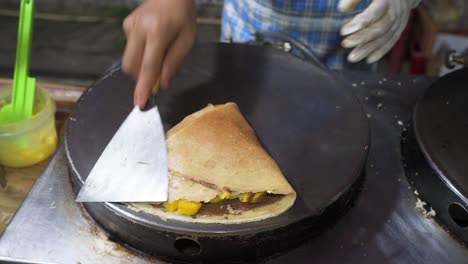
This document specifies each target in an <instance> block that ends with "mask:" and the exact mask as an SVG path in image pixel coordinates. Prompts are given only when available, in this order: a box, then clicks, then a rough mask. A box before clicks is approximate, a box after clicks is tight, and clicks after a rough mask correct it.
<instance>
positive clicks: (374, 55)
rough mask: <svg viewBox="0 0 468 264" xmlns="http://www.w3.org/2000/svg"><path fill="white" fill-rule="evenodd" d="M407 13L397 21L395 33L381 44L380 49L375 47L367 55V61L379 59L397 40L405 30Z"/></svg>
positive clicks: (371, 61) (372, 61)
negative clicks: (374, 49)
mask: <svg viewBox="0 0 468 264" xmlns="http://www.w3.org/2000/svg"><path fill="white" fill-rule="evenodd" d="M408 19H409V15H408V14H407V15H406V16H405V17H404V18H403V19H402V20H401V21H400V23H399V26H398V30H397V31H396V33H395V34H393V35H392V36H391V38H390V39H389V40H388V41H386V42H384V43H383V46H381V48H380V49H377V50H376V51H374V52H373V53H371V54H370V55H369V57H367V63H369V64H370V63H374V62H376V61H378V60H380V59H381V58H382V57H383V56H384V55H385V54H387V52H388V51H389V50H390V49H392V47H393V45H395V43H396V42H397V41H398V39H399V37H400V35H401V33H402V32H403V30H405V27H406V23H407V22H408Z"/></svg>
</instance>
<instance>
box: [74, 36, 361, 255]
mask: <svg viewBox="0 0 468 264" xmlns="http://www.w3.org/2000/svg"><path fill="white" fill-rule="evenodd" d="M134 84H135V83H134V82H133V81H132V80H131V78H129V77H128V76H126V75H124V74H123V73H122V72H121V70H120V68H119V67H117V68H115V69H113V70H111V71H109V72H108V73H107V74H106V75H105V76H103V77H102V78H101V79H100V80H98V81H97V82H96V83H94V84H93V85H92V86H91V87H90V88H89V89H88V90H87V91H86V92H85V93H84V95H83V96H82V97H81V98H80V100H79V101H78V102H77V105H76V108H75V110H74V112H73V114H72V116H71V120H72V122H70V124H69V127H68V130H67V133H66V148H67V154H68V160H69V163H70V174H71V179H72V183H73V187H74V190H75V192H78V191H79V189H80V188H81V186H82V184H83V182H84V180H85V179H86V177H87V175H88V173H89V172H90V171H91V169H92V167H93V165H94V163H95V161H96V160H97V159H98V157H99V155H100V154H101V152H102V151H103V149H104V147H105V146H106V144H107V143H108V142H109V140H110V139H111V137H112V135H113V133H115V131H116V130H117V128H118V127H119V126H120V124H121V123H122V122H123V120H124V119H125V118H126V116H127V115H128V114H129V113H130V111H131V110H132V108H133V105H132V103H133V87H134ZM350 90H351V89H349V87H348V84H347V83H344V82H342V81H340V80H339V79H338V78H336V77H335V76H334V75H333V74H332V73H331V72H328V71H326V70H324V69H322V68H320V67H317V66H314V65H312V64H310V63H307V62H305V61H302V60H299V59H297V58H294V57H292V56H291V55H289V54H286V53H283V52H280V51H277V50H273V49H268V48H263V47H257V46H250V45H242V44H202V45H199V46H196V47H195V48H194V49H193V51H192V52H191V54H190V55H189V56H188V58H187V59H186V60H185V62H184V63H183V65H182V66H181V68H180V70H179V72H178V75H177V76H176V77H175V79H174V81H173V83H172V85H171V88H170V89H169V90H168V91H161V92H160V93H159V94H158V108H159V110H160V113H161V117H162V120H163V122H164V126H165V129H166V130H167V129H169V128H171V127H172V126H174V125H175V124H177V123H178V122H180V121H181V120H182V119H183V118H184V117H185V116H187V115H189V114H191V113H193V112H195V111H197V110H199V109H201V108H203V107H204V106H206V105H207V104H208V103H214V104H220V103H225V102H229V101H232V102H236V103H237V104H238V105H239V107H240V109H241V112H242V113H243V114H244V116H245V117H246V119H247V120H248V121H249V122H250V124H251V125H252V127H253V129H254V130H255V132H256V133H257V136H258V137H259V139H260V140H261V142H262V143H263V145H264V146H265V148H266V149H267V151H268V152H269V153H270V155H271V156H272V157H273V159H274V160H276V162H277V163H278V164H279V166H280V168H281V170H282V171H283V172H284V174H285V175H286V177H287V179H288V180H289V182H290V183H291V184H292V186H293V187H294V189H295V190H296V191H297V194H298V197H297V200H296V202H295V204H294V206H293V207H292V208H291V209H290V210H288V211H287V212H285V213H284V214H282V215H280V216H277V217H274V218H271V219H267V220H264V221H259V222H253V223H246V224H238V225H217V224H188V223H182V222H177V221H171V220H167V221H164V220H162V219H159V218H158V217H154V216H152V215H148V214H146V213H140V212H134V211H131V210H129V209H128V208H127V207H125V206H124V205H121V204H110V203H87V204H84V206H85V207H86V209H87V210H88V212H89V213H90V214H91V216H92V217H93V218H94V219H95V220H96V221H97V222H98V223H99V224H100V225H101V226H102V227H103V228H104V229H105V230H107V232H108V233H109V236H110V237H111V238H112V239H116V240H118V241H121V242H123V243H125V244H127V245H129V246H131V247H134V248H137V249H139V250H141V251H143V252H146V253H149V254H151V255H154V256H157V257H160V258H163V259H168V260H175V261H195V260H200V259H203V260H204V261H210V260H211V261H217V262H219V261H220V260H223V261H225V260H246V259H254V258H262V257H267V256H269V255H272V254H274V253H278V252H281V251H282V250H286V249H289V248H292V247H294V246H296V245H298V244H299V243H301V242H303V241H304V240H306V239H307V238H309V237H313V236H314V235H315V234H318V233H320V232H321V231H322V230H323V229H324V228H325V227H327V226H329V225H330V224H332V223H333V222H335V221H336V220H337V219H338V218H339V216H340V215H342V214H343V213H345V212H346V210H347V209H348V208H349V206H350V202H351V200H352V198H353V197H354V196H355V194H356V192H357V189H358V186H359V183H360V180H362V176H363V168H364V164H365V161H366V157H367V148H368V147H367V146H368V144H369V128H368V123H367V119H366V117H365V116H364V114H363V111H362V108H361V106H360V104H359V103H358V102H357V100H356V99H355V98H354V96H353V95H352V94H351V92H350Z"/></svg>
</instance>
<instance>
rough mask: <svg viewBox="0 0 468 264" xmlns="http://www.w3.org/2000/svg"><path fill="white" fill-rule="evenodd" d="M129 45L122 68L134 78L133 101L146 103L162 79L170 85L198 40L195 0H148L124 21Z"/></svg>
mask: <svg viewBox="0 0 468 264" xmlns="http://www.w3.org/2000/svg"><path fill="white" fill-rule="evenodd" d="M123 29H124V32H125V35H126V36H127V46H126V47H125V52H124V55H123V60H122V69H123V71H124V72H126V73H128V74H130V75H131V76H133V78H135V80H136V82H137V84H136V87H135V94H134V103H135V105H138V106H139V107H140V108H143V107H144V106H145V105H146V102H147V100H148V97H149V95H150V93H151V89H152V88H153V86H155V85H156V83H157V81H158V80H159V82H160V85H161V86H162V87H167V86H168V85H169V82H170V80H171V78H172V77H173V76H174V74H175V72H176V69H177V67H178V66H179V64H180V63H181V61H182V60H183V58H184V57H185V56H186V55H187V54H188V53H189V51H190V49H191V48H192V46H193V43H194V41H195V31H196V15H195V4H194V2H193V0H145V1H144V2H143V3H142V4H141V5H140V6H139V7H138V8H136V9H135V10H134V11H133V12H132V13H131V14H130V15H129V16H128V17H127V18H126V19H125V20H124V23H123Z"/></svg>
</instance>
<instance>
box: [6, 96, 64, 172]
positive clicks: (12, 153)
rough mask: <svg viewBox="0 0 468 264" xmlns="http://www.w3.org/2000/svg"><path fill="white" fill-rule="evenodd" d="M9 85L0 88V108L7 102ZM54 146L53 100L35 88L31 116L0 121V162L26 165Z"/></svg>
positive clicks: (40, 159) (55, 133)
mask: <svg viewBox="0 0 468 264" xmlns="http://www.w3.org/2000/svg"><path fill="white" fill-rule="evenodd" d="M10 94H11V87H0V108H1V107H3V105H5V104H7V103H9V101H10ZM56 147H57V130H56V129H55V102H54V101H53V100H52V98H51V97H50V96H49V95H48V94H47V92H46V91H44V90H42V89H40V88H36V95H35V98H34V110H33V116H32V117H31V118H30V119H28V120H24V121H21V122H16V123H12V124H4V125H2V124H0V164H1V165H3V166H6V167H15V168H18V167H27V166H31V165H34V164H37V163H39V162H41V161H44V160H46V159H47V158H49V157H50V155H52V153H54V151H55V149H56Z"/></svg>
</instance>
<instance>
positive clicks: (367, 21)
mask: <svg viewBox="0 0 468 264" xmlns="http://www.w3.org/2000/svg"><path fill="white" fill-rule="evenodd" d="M388 9H389V6H388V3H387V2H385V1H373V2H372V3H371V4H370V5H369V7H368V8H367V9H366V10H364V11H363V12H362V13H360V14H359V15H357V16H355V17H354V18H353V19H351V21H349V22H348V23H346V24H345V25H344V26H343V27H342V28H341V35H342V36H346V35H349V34H352V33H354V32H357V31H359V30H361V29H363V28H366V27H368V26H369V25H371V24H373V23H375V22H376V21H378V20H380V19H381V18H382V16H384V14H385V13H386V12H387V10H388ZM390 19H391V20H394V18H392V17H390Z"/></svg>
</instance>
